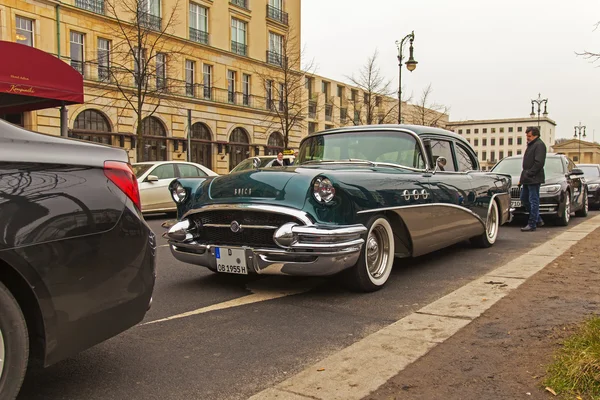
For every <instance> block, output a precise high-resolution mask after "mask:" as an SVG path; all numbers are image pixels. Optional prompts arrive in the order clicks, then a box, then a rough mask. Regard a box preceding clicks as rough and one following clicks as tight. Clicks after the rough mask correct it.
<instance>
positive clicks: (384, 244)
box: [346, 215, 394, 292]
mask: <svg viewBox="0 0 600 400" xmlns="http://www.w3.org/2000/svg"><path fill="white" fill-rule="evenodd" d="M367 227H368V229H369V230H368V232H369V233H368V234H367V240H366V241H365V243H364V245H363V248H362V250H361V253H360V257H359V259H358V262H357V263H356V265H354V267H352V268H351V269H349V270H348V271H346V274H347V275H346V282H347V284H348V286H350V288H352V289H354V290H359V291H363V292H374V291H376V290H379V289H381V288H382V287H383V285H385V283H386V282H387V280H388V278H389V277H390V273H391V272H392V266H393V265H394V231H393V230H392V226H391V225H390V222H389V221H388V219H387V218H385V217H384V216H381V215H380V216H375V217H372V218H371V219H370V220H369V222H368V223H367Z"/></svg>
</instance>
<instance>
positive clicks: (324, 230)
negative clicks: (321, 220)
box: [292, 224, 367, 237]
mask: <svg viewBox="0 0 600 400" xmlns="http://www.w3.org/2000/svg"><path fill="white" fill-rule="evenodd" d="M292 232H293V233H297V234H299V235H306V236H328V237H331V236H350V235H361V234H363V233H366V232H367V228H366V227H365V226H364V225H361V224H356V225H346V226H344V227H343V228H340V227H336V226H335V225H333V226H331V227H329V226H323V225H313V226H299V225H298V226H294V227H293V228H292Z"/></svg>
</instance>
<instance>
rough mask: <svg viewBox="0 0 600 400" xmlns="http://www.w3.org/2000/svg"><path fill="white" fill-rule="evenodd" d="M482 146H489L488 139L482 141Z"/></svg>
mask: <svg viewBox="0 0 600 400" xmlns="http://www.w3.org/2000/svg"><path fill="white" fill-rule="evenodd" d="M481 145H482V146H487V139H486V138H483V139H481Z"/></svg>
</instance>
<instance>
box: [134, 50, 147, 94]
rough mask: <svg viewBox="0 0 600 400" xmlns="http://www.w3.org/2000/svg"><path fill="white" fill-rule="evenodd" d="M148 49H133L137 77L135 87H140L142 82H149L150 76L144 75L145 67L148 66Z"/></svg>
mask: <svg viewBox="0 0 600 400" xmlns="http://www.w3.org/2000/svg"><path fill="white" fill-rule="evenodd" d="M146 55H147V51H146V49H140V48H138V47H134V48H133V75H134V77H135V85H136V86H138V85H139V84H140V83H141V80H142V79H143V80H145V81H146V83H147V82H148V74H147V73H144V72H143V71H144V66H145V65H146Z"/></svg>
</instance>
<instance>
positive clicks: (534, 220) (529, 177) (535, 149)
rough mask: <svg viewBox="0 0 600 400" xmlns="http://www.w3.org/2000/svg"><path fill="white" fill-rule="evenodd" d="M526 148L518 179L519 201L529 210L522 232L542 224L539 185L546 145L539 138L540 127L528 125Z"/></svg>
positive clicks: (544, 178)
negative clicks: (519, 187)
mask: <svg viewBox="0 0 600 400" xmlns="http://www.w3.org/2000/svg"><path fill="white" fill-rule="evenodd" d="M525 135H526V137H527V149H526V150H525V154H524V155H523V171H522V172H521V178H520V179H519V185H523V188H522V190H521V202H522V203H523V205H524V206H525V209H526V210H527V211H529V221H528V222H527V226H525V227H523V228H521V230H522V231H523V232H533V231H535V229H536V228H537V227H539V226H543V225H544V221H542V218H541V217H540V186H541V184H542V183H544V181H545V180H546V177H545V175H544V165H545V164H546V145H545V144H544V142H542V139H540V129H539V128H538V127H537V126H530V127H528V128H527V130H526V131H525Z"/></svg>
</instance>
